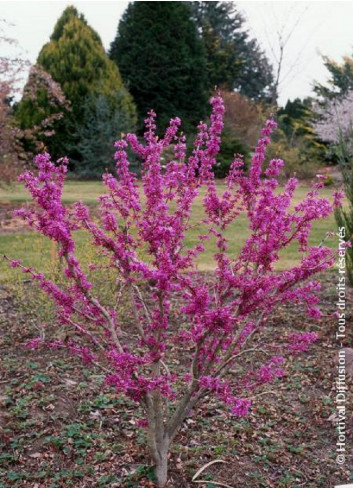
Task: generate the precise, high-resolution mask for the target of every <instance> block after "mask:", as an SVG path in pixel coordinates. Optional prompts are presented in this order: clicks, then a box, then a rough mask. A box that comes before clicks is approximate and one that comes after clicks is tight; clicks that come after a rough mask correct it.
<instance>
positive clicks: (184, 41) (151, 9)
mask: <svg viewBox="0 0 353 489" xmlns="http://www.w3.org/2000/svg"><path fill="white" fill-rule="evenodd" d="M110 57H111V59H112V60H114V61H115V62H116V63H117V64H118V66H119V69H120V71H121V74H122V77H123V80H124V82H125V83H126V84H127V86H128V88H129V90H130V92H131V94H132V95H133V97H134V99H135V102H136V104H137V108H138V114H139V122H140V125H141V124H142V122H143V120H144V118H145V117H146V114H147V112H148V111H149V110H150V109H153V110H155V111H156V112H157V114H158V120H157V122H158V123H159V124H160V126H161V127H163V126H165V125H166V124H167V122H168V121H169V119H170V117H171V116H173V115H178V116H179V117H181V119H182V120H183V123H184V126H183V127H184V129H186V130H189V129H190V126H191V125H192V124H194V123H195V122H196V123H197V122H198V121H199V120H200V118H203V117H204V115H205V101H206V91H205V87H206V78H205V76H206V73H205V58H204V52H203V48H202V42H201V40H200V39H199V37H198V35H197V30H196V27H195V24H194V22H193V21H192V19H191V11H190V8H189V6H188V5H187V4H186V3H184V2H134V3H130V4H129V6H128V8H127V10H126V12H125V13H124V15H123V17H122V19H121V20H120V22H119V26H118V30H117V34H116V37H115V39H114V41H113V42H112V44H111V48H110ZM140 127H141V126H140Z"/></svg>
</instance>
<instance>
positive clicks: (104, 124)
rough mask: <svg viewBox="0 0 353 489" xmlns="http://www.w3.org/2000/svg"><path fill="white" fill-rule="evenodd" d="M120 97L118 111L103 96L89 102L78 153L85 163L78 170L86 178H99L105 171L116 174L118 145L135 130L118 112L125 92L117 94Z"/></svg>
mask: <svg viewBox="0 0 353 489" xmlns="http://www.w3.org/2000/svg"><path fill="white" fill-rule="evenodd" d="M116 97H117V101H116V102H117V103H116V106H115V107H114V105H112V104H111V103H109V100H108V98H107V97H106V96H105V95H103V94H100V95H98V96H97V97H95V96H90V97H88V98H87V99H86V103H85V106H84V117H83V121H84V122H83V124H82V125H80V126H79V128H78V131H79V133H78V139H79V144H78V150H79V152H80V153H81V154H82V156H83V161H82V162H80V163H78V164H77V168H76V171H77V172H78V173H79V174H80V175H81V176H82V177H84V178H97V177H101V176H102V174H103V173H104V172H105V171H113V169H114V160H113V155H114V142H115V141H116V140H117V139H119V138H120V137H121V133H123V132H126V131H129V130H130V128H131V124H130V120H129V118H128V117H127V116H126V113H125V112H123V111H121V110H119V109H117V108H116V107H118V106H119V102H120V100H119V99H121V98H122V97H124V92H119V93H117V94H116Z"/></svg>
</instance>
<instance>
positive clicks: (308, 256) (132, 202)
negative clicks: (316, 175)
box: [11, 97, 342, 487]
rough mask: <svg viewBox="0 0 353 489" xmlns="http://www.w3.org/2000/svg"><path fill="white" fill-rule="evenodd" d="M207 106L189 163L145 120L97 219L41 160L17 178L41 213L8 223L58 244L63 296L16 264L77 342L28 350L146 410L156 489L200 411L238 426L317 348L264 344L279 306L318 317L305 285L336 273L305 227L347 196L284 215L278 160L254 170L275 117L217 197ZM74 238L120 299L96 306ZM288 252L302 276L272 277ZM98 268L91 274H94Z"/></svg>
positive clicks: (120, 153) (214, 137) (176, 129)
mask: <svg viewBox="0 0 353 489" xmlns="http://www.w3.org/2000/svg"><path fill="white" fill-rule="evenodd" d="M211 105H212V114H211V116H210V123H209V125H206V124H204V123H200V124H199V126H198V132H197V136H196V139H195V141H194V144H193V151H192V153H191V155H190V157H188V158H186V139H185V136H184V135H183V134H182V133H180V124H181V121H180V119H179V118H175V119H172V120H171V121H170V124H169V127H168V128H167V129H166V132H165V135H164V137H157V136H156V133H155V131H156V125H155V117H156V116H155V113H154V112H153V111H151V112H150V113H149V116H148V118H147V119H146V121H145V123H146V132H145V134H144V142H143V143H141V142H140V141H139V140H138V138H137V137H136V135H134V134H127V135H126V136H124V138H123V139H122V140H120V141H118V142H117V143H115V147H116V153H115V161H116V175H112V174H105V175H104V176H103V183H104V185H105V188H106V193H105V194H104V195H102V196H101V197H100V198H99V209H100V220H99V221H97V219H93V218H92V217H91V216H90V211H89V209H88V208H87V207H86V206H85V205H83V203H81V202H77V203H75V204H74V205H73V206H72V207H70V208H67V207H65V206H64V204H63V203H62V192H63V186H64V183H65V176H66V172H67V163H68V162H67V160H66V159H65V158H64V159H61V160H59V161H58V162H56V163H53V162H52V161H51V158H50V156H49V154H41V155H38V156H37V157H36V158H35V162H36V164H37V166H38V172H37V173H34V172H32V171H27V172H25V173H24V174H23V175H22V176H21V177H20V179H21V180H22V181H23V182H24V183H25V186H26V187H27V189H28V190H29V192H30V193H31V195H32V197H33V200H34V202H35V203H36V206H35V207H34V208H33V209H31V210H29V209H28V208H26V209H20V210H18V211H17V215H19V216H22V218H23V219H24V220H26V221H27V222H28V224H29V226H30V227H31V228H33V229H34V230H36V231H38V232H39V233H41V234H42V235H44V236H47V237H48V238H50V239H51V240H53V241H55V242H56V243H57V245H58V246H57V248H58V254H59V256H60V258H61V261H62V262H63V263H64V266H63V273H64V274H65V276H66V279H65V282H63V283H65V284H66V285H62V284H60V285H58V284H57V283H53V281H51V280H49V279H48V278H47V277H46V276H45V274H43V273H40V272H38V271H36V270H34V269H33V268H31V267H24V266H23V265H22V264H21V262H20V261H17V260H12V261H11V265H12V266H13V267H19V268H22V271H23V272H24V273H26V274H27V275H28V277H29V278H30V279H31V280H33V281H34V282H36V283H37V284H38V286H39V287H40V288H41V289H42V290H43V291H44V292H45V293H46V294H47V295H48V297H50V299H51V300H53V301H54V303H55V304H56V310H57V321H58V323H60V324H64V325H66V326H67V327H70V328H72V330H73V332H74V337H75V338H80V341H78V340H77V341H73V340H67V341H47V340H46V341H44V340H43V339H41V338H38V339H34V340H31V342H30V347H33V348H34V347H38V346H40V345H41V344H43V345H44V344H45V345H46V346H49V347H52V348H67V349H68V351H69V352H70V353H72V354H73V355H78V356H79V357H81V359H82V361H83V362H84V363H85V364H93V365H94V367H95V368H96V367H100V368H101V369H102V371H103V372H104V375H105V381H106V384H108V385H109V386H112V387H113V388H114V389H116V391H118V392H120V393H121V394H124V395H126V396H128V397H129V398H130V399H132V400H133V401H135V402H136V403H139V404H140V405H141V406H142V408H143V411H144V413H145V414H144V416H145V418H144V419H142V420H141V425H144V426H145V428H146V430H147V440H148V449H149V453H150V456H151V458H152V460H153V463H154V465H155V475H156V478H157V481H158V485H159V486H161V487H164V486H165V485H166V483H167V462H168V453H169V450H170V446H171V443H172V441H173V440H174V438H175V436H176V435H177V433H178V430H179V429H180V427H181V426H182V424H183V421H184V420H185V418H186V417H187V416H189V415H191V414H192V412H193V411H192V410H193V408H194V407H195V406H196V404H198V403H201V402H202V401H203V400H204V399H205V397H206V396H209V397H210V396H212V397H213V398H214V399H216V400H219V401H220V402H222V403H224V404H225V405H226V406H227V407H228V408H229V411H230V414H231V415H233V416H245V415H246V414H247V412H248V410H249V409H251V399H252V398H253V397H254V392H256V389H258V388H259V387H261V386H263V385H264V384H265V383H267V382H271V381H273V380H274V379H276V378H278V377H280V376H282V375H283V374H284V370H283V362H284V357H283V354H284V353H287V354H289V353H295V352H300V351H304V350H306V349H307V348H308V346H309V345H310V343H312V342H313V341H315V339H316V334H315V333H303V334H301V333H293V334H291V335H287V343H286V344H283V342H282V343H281V344H277V339H278V337H279V336H280V335H276V337H273V338H272V339H271V342H270V343H268V344H267V343H266V341H265V340H264V338H263V335H262V333H263V331H264V329H265V328H266V324H267V322H268V318H269V316H270V315H271V313H272V312H273V311H274V309H275V308H276V307H277V306H278V305H280V304H284V303H286V302H291V303H292V304H296V305H299V304H302V305H303V307H305V308H306V310H307V312H308V315H309V316H312V317H318V316H319V315H320V312H319V310H318V308H317V304H318V298H317V294H316V293H317V290H318V289H319V284H318V282H317V281H314V280H312V279H311V277H312V276H313V275H315V274H317V273H318V272H321V271H323V270H325V269H327V268H328V267H330V266H331V265H332V264H333V262H334V253H333V252H332V250H331V249H330V248H328V247H326V246H324V245H323V244H322V243H321V245H318V246H309V245H308V239H309V236H310V231H311V227H312V223H313V221H315V220H316V219H319V218H325V217H327V216H328V215H329V214H330V213H331V212H332V210H333V207H334V206H335V205H339V204H340V199H341V198H342V195H341V194H340V193H339V192H337V193H336V194H335V195H334V199H333V202H330V201H329V200H328V199H326V198H321V197H320V196H319V191H320V187H321V186H322V183H321V182H320V181H319V182H317V183H315V184H314V186H313V188H312V189H311V190H310V191H309V192H308V193H307V196H306V197H305V198H304V200H303V201H302V202H300V203H298V204H296V205H295V206H294V207H293V206H292V205H291V204H292V199H293V194H294V192H295V190H296V188H297V186H298V181H297V180H296V179H295V178H291V179H290V180H289V181H288V182H287V184H286V186H285V187H284V188H281V189H278V182H277V178H278V175H279V172H280V169H281V167H282V166H283V161H281V160H280V159H274V160H272V161H270V162H269V164H268V167H267V169H266V171H264V172H263V170H262V164H263V162H264V160H265V156H266V149H267V146H268V145H269V143H270V135H271V133H272V131H273V130H274V128H275V127H276V123H275V122H274V121H273V120H272V119H269V120H268V121H267V122H266V124H265V127H264V129H263V130H262V132H261V138H260V140H259V141H258V145H257V147H256V150H255V152H254V155H253V158H252V163H251V165H250V168H249V170H248V172H245V170H244V168H243V160H242V158H241V157H240V156H237V157H236V158H235V160H234V162H233V163H232V165H231V168H230V172H229V175H228V176H227V178H226V180H225V190H223V191H220V190H219V188H218V187H217V185H216V182H215V178H214V173H213V171H212V168H213V167H214V165H215V164H216V157H217V154H218V152H219V148H220V142H221V139H220V135H221V132H222V127H223V114H224V105H223V101H222V99H221V98H220V97H215V98H212V99H211ZM128 147H129V148H130V149H131V150H132V151H133V152H134V153H135V154H136V155H137V157H138V158H139V159H140V160H141V161H142V176H141V181H140V182H138V181H137V179H136V176H135V175H134V174H133V173H132V172H131V171H130V168H129V161H128V156H127V151H128ZM171 147H172V148H173V151H174V153H173V154H174V157H173V158H171V161H168V162H165V160H164V157H163V154H164V152H165V150H166V148H168V153H169V154H170V152H171V149H170V148H171ZM200 194H201V195H202V196H203V200H202V206H203V211H204V217H203V220H202V226H200V233H199V236H198V240H197V242H196V243H195V244H194V245H189V244H188V243H189V242H188V240H187V236H188V232H189V231H190V229H191V228H192V227H193V226H194V224H192V219H191V218H192V214H193V210H194V209H195V207H194V204H195V199H196V198H197V197H198V196H199V195H200ZM240 214H242V215H243V216H244V214H245V215H246V216H247V219H248V226H249V231H250V233H249V238H248V239H246V241H245V243H243V246H242V248H241V251H240V252H239V254H237V255H236V256H234V253H233V252H232V244H234V242H235V241H236V240H237V236H236V235H234V236H232V238H231V239H230V238H227V237H226V231H227V230H228V228H229V226H230V225H231V224H232V223H233V222H234V221H235V220H236V219H237V217H238V216H239V215H240ZM200 224H201V223H200ZM77 229H84V230H86V231H87V232H88V233H89V235H90V236H91V238H92V246H93V247H95V248H98V249H101V250H102V253H103V254H104V257H105V259H106V260H109V266H110V269H111V270H114V271H115V279H114V281H115V283H114V286H115V287H116V291H117V293H116V299H115V300H114V302H113V303H111V304H106V301H104V300H103V299H102V298H100V295H99V290H95V287H94V286H92V283H91V281H90V280H89V278H88V274H87V271H85V269H84V267H83V265H82V264H81V263H80V261H79V259H78V257H77V251H76V245H75V235H74V231H75V230H77ZM210 241H215V242H216V247H217V250H216V253H215V254H214V256H213V260H214V272H213V274H200V273H198V272H197V264H196V262H197V259H198V257H200V255H202V253H204V252H205V249H206V248H207V246H208V245H210ZM293 242H295V243H297V246H298V265H297V266H293V267H292V268H289V269H287V270H284V271H280V272H278V271H276V270H275V269H274V265H275V264H276V262H278V260H279V259H280V258H279V256H280V255H279V254H280V252H281V250H283V249H284V248H286V247H287V246H288V245H289V244H290V243H293ZM99 266H100V265H99V263H96V264H95V263H92V264H91V265H90V269H95V268H97V267H98V268H99ZM122 296H124V297H125V298H126V297H127V296H128V297H129V301H130V311H131V314H133V315H134V320H133V323H132V324H131V322H127V321H124V319H123V318H121V317H119V314H118V313H117V311H118V305H119V301H120V300H121V297H122ZM175 297H178V300H177V301H176V300H172V299H173V298H175ZM186 350H187V351H188V352H190V356H189V357H188V358H185V354H184V355H183V360H182V361H180V362H174V361H173V356H175V354H176V353H175V352H176V351H179V352H182V351H184V352H185V351H186ZM283 352H284V353H283ZM242 355H244V356H245V355H247V356H248V355H253V356H254V362H251V364H249V363H248V362H244V366H243V368H242V370H240V371H238V372H237V371H234V365H235V362H237V361H239V358H241V357H242ZM243 358H244V357H243ZM250 365H251V366H250Z"/></svg>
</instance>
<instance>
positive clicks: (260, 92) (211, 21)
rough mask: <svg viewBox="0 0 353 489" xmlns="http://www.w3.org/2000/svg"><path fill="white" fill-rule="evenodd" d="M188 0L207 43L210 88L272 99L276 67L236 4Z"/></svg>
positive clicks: (253, 97) (254, 98)
mask: <svg viewBox="0 0 353 489" xmlns="http://www.w3.org/2000/svg"><path fill="white" fill-rule="evenodd" d="M188 3H189V5H190V7H191V9H192V12H193V18H194V20H195V23H196V25H197V27H198V30H199V32H200V34H201V36H202V39H203V42H204V46H205V52H206V61H207V65H206V66H207V81H208V87H209V89H210V90H213V89H214V87H215V86H217V87H221V88H225V89H227V90H230V91H232V90H238V91H239V92H240V93H242V94H243V95H246V96H248V97H249V98H251V99H253V100H260V99H267V98H269V96H270V93H271V85H272V83H273V74H272V67H271V65H270V64H269V61H268V59H267V58H266V56H265V54H264V53H263V52H262V51H261V49H260V47H259V45H258V43H257V41H256V40H255V39H251V38H250V37H249V34H248V32H247V31H246V29H245V19H244V17H243V16H242V15H241V14H240V13H239V12H238V11H237V8H236V6H235V4H234V3H233V2H188Z"/></svg>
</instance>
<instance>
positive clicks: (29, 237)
mask: <svg viewBox="0 0 353 489" xmlns="http://www.w3.org/2000/svg"><path fill="white" fill-rule="evenodd" d="M222 187H223V188H224V186H223V184H221V183H220V184H219V189H222ZM102 191H103V187H102V184H101V183H100V182H68V183H67V185H66V189H65V192H64V200H65V202H67V203H71V202H74V201H76V200H82V201H83V202H85V203H87V204H94V203H95V202H96V199H97V196H98V195H100V194H101V193H103V192H102ZM307 191H308V189H307V188H299V189H298V191H297V192H296V195H295V199H294V202H293V203H294V204H295V203H297V202H299V201H300V200H301V199H302V198H303V197H304V196H305V194H306V192H307ZM331 193H332V189H326V188H325V189H323V190H322V195H323V196H327V197H329V196H330V195H331ZM9 201H12V202H25V201H30V198H29V196H28V194H27V192H26V191H25V190H24V189H23V188H22V187H21V186H16V187H14V188H13V189H12V190H11V191H9V190H6V191H5V190H0V202H9ZM201 201H202V194H201V195H200V196H199V197H198V199H197V201H196V204H195V208H194V213H193V221H192V223H193V224H195V229H193V230H191V231H190V232H189V234H188V237H187V243H186V245H187V246H191V245H193V243H195V242H196V241H197V236H198V234H199V232H200V230H201V226H200V225H199V223H200V221H201V218H202V216H203V213H202V206H201ZM335 229H336V224H335V221H334V218H333V216H330V218H328V219H326V220H320V221H317V222H316V223H315V225H314V227H313V231H312V235H311V240H310V242H311V244H313V245H316V244H319V243H320V241H321V240H322V238H323V237H324V236H325V234H326V232H327V231H335ZM247 236H248V227H247V221H246V217H245V216H244V215H241V216H239V217H238V219H237V220H236V221H235V222H234V223H233V224H232V225H231V226H230V227H229V229H228V231H227V237H228V238H229V239H230V242H231V243H232V245H231V247H230V253H231V254H233V253H237V252H238V251H239V249H240V248H241V246H242V245H243V243H244V241H245V239H246V238H247ZM76 238H77V244H78V249H79V255H81V256H82V255H84V254H85V255H86V256H87V252H88V249H89V247H87V246H86V244H87V242H88V239H89V238H88V236H87V234H86V233H85V232H83V231H79V232H77V233H76ZM328 245H329V246H332V247H336V246H337V239H336V238H335V237H333V238H331V239H330V240H329V241H328ZM206 247H207V251H206V252H205V253H203V254H202V256H201V257H200V259H199V268H200V270H212V269H213V254H214V252H215V251H216V247H215V244H214V242H209V243H206ZM0 253H1V255H3V254H6V255H8V256H9V257H11V258H22V259H23V260H24V264H25V265H32V266H35V267H36V268H38V269H44V270H47V269H48V267H49V266H50V263H51V254H52V244H51V243H50V241H49V240H47V239H45V238H41V237H40V236H38V235H36V234H35V233H32V232H25V233H13V234H3V235H2V236H0ZM299 258H300V256H299V254H298V252H297V249H296V246H295V245H292V246H290V247H289V248H287V249H286V250H285V251H284V252H283V253H282V260H281V262H280V263H278V268H279V269H284V268H287V267H289V266H293V265H294V264H296V263H298V259H299ZM7 268H8V267H7V266H5V264H3V265H2V266H1V270H0V278H4V275H7V273H8V272H7V271H6V270H7Z"/></svg>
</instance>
